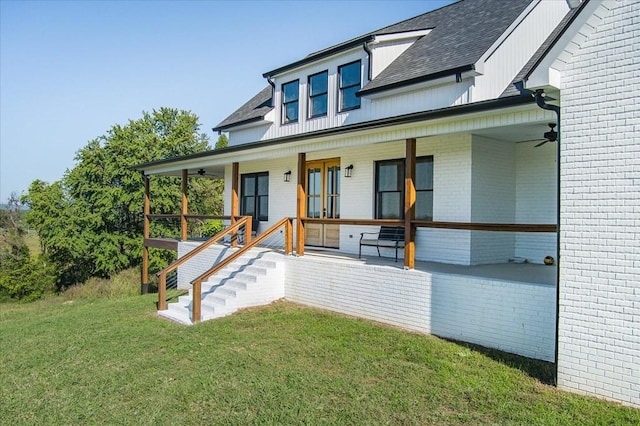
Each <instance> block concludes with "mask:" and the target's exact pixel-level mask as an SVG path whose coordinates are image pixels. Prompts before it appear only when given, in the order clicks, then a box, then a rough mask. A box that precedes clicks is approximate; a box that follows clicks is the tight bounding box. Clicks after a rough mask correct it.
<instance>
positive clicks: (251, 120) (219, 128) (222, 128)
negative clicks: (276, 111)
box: [211, 111, 271, 132]
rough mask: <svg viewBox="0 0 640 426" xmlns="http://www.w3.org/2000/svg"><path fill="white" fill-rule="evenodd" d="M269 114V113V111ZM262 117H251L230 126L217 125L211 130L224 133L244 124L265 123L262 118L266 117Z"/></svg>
mask: <svg viewBox="0 0 640 426" xmlns="http://www.w3.org/2000/svg"><path fill="white" fill-rule="evenodd" d="M269 112H271V111H269ZM267 114H268V113H267ZM267 114H265V115H262V116H260V117H253V118H248V119H246V120H242V121H237V122H234V123H230V124H225V125H222V126H221V125H217V126H216V127H213V128H212V129H211V130H213V131H214V132H225V131H227V130H229V129H233V128H234V127H239V126H244V125H246V124H252V123H256V122H258V121H265V119H264V117H266V115H267Z"/></svg>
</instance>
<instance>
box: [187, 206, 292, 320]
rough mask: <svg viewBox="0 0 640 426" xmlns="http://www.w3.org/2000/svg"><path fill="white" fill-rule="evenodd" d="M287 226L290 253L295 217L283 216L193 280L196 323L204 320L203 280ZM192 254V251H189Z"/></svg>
mask: <svg viewBox="0 0 640 426" xmlns="http://www.w3.org/2000/svg"><path fill="white" fill-rule="evenodd" d="M283 226H284V227H285V232H284V251H285V254H289V253H291V252H292V251H293V219H292V218H288V217H285V218H282V219H280V221H278V222H277V223H276V224H274V225H273V226H272V227H270V228H269V229H267V230H266V231H265V232H263V233H262V234H260V235H259V236H257V237H256V238H254V239H253V240H252V241H249V240H247V242H246V244H245V245H244V247H243V248H242V249H240V250H238V251H237V252H235V253H233V254H232V255H231V256H229V257H226V258H225V259H223V260H222V261H221V262H219V263H217V264H216V265H214V266H213V268H211V269H209V270H208V271H206V272H204V273H203V274H201V275H200V276H198V277H197V278H195V279H194V280H193V281H191V284H192V291H191V296H192V305H191V308H192V309H191V315H192V318H191V321H192V322H193V323H194V324H195V323H198V322H200V321H201V320H202V282H203V281H204V280H206V279H207V278H209V277H211V276H213V275H214V274H216V273H217V272H218V271H220V270H222V269H223V268H224V267H225V266H227V265H229V264H230V263H231V262H233V261H234V260H236V259H238V258H239V257H240V256H242V255H243V254H245V253H246V252H247V251H249V250H251V249H252V248H253V247H255V246H256V245H258V244H260V243H261V242H262V241H264V240H266V239H267V238H268V237H270V236H271V235H273V234H275V232H276V231H278V230H279V229H280V228H282V227H283ZM189 254H190V253H189Z"/></svg>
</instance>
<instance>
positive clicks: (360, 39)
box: [262, 34, 375, 78]
mask: <svg viewBox="0 0 640 426" xmlns="http://www.w3.org/2000/svg"><path fill="white" fill-rule="evenodd" d="M374 37H375V36H374V35H373V34H368V35H366V36H362V37H358V38H355V39H353V40H350V41H348V42H345V43H342V44H338V45H336V46H334V47H331V48H329V49H327V50H322V51H320V52H318V53H316V54H311V55H309V56H307V57H305V58H302V59H300V60H298V61H296V62H292V63H290V64H288V65H285V66H282V67H280V68H276V69H274V70H272V71H267V72H265V73H264V74H262V76H263V77H264V78H268V77H273V76H275V75H278V74H281V73H283V72H285V71H289V70H292V69H294V68H298V67H300V66H303V65H306V64H309V63H311V62H315V61H318V60H320V59H323V58H326V57H328V56H332V55H335V54H336V53H339V52H342V51H344V50H349V49H352V48H354V47H357V46H360V45H362V44H363V43H367V42H370V41H372V40H373V39H374Z"/></svg>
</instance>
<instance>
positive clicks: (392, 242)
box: [358, 226, 404, 262]
mask: <svg viewBox="0 0 640 426" xmlns="http://www.w3.org/2000/svg"><path fill="white" fill-rule="evenodd" d="M365 235H377V238H365V237H364V236H365ZM362 246H369V247H375V248H376V249H377V250H378V256H380V247H389V248H395V249H396V262H397V261H398V249H400V248H404V227H402V226H381V227H380V231H378V232H362V233H361V234H360V244H359V247H358V259H360V258H361V257H362Z"/></svg>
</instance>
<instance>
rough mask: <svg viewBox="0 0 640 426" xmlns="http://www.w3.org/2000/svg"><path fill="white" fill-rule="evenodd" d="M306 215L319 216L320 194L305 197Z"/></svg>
mask: <svg viewBox="0 0 640 426" xmlns="http://www.w3.org/2000/svg"><path fill="white" fill-rule="evenodd" d="M307 217H320V196H310V197H307Z"/></svg>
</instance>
